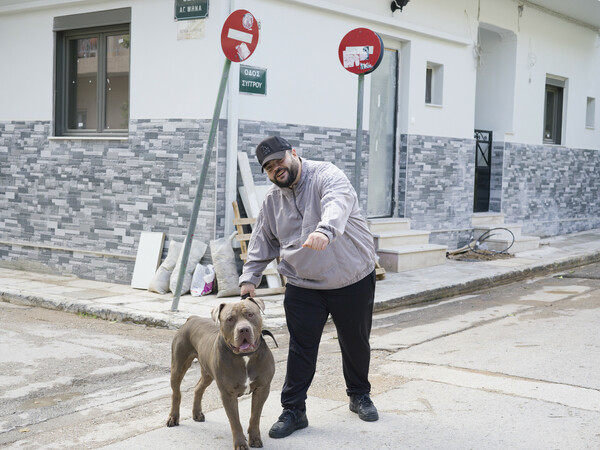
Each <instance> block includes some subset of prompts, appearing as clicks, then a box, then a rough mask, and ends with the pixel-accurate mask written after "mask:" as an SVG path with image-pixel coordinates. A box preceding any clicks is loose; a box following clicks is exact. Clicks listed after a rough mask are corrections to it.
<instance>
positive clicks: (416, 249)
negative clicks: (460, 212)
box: [377, 244, 448, 272]
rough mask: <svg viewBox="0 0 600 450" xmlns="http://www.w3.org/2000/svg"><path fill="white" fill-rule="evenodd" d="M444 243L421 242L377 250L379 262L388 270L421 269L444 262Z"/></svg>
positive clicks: (445, 248)
mask: <svg viewBox="0 0 600 450" xmlns="http://www.w3.org/2000/svg"><path fill="white" fill-rule="evenodd" d="M446 250H448V247H446V246H445V245H437V244H422V245H407V246H402V247H398V248H382V249H379V250H377V255H379V264H381V265H382V266H383V268H384V269H385V270H386V271H388V272H403V271H405V270H413V269H421V268H423V267H430V266H437V265H439V264H444V263H445V262H446Z"/></svg>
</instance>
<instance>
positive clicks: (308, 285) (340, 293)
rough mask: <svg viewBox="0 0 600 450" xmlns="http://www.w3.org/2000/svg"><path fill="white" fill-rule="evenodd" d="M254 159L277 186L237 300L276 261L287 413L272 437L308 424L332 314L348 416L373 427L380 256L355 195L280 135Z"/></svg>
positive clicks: (255, 235) (259, 223) (331, 169)
mask: <svg viewBox="0 0 600 450" xmlns="http://www.w3.org/2000/svg"><path fill="white" fill-rule="evenodd" d="M256 157H257V159H258V162H259V163H260V165H261V166H262V168H263V171H266V172H267V176H268V178H269V179H270V180H271V181H272V182H273V183H274V184H275V186H273V187H272V188H271V189H270V190H269V191H268V193H267V194H266V197H265V200H264V202H263V204H262V208H261V210H260V212H259V214H258V217H257V220H256V224H255V226H254V230H253V232H252V237H251V238H250V242H249V244H248V259H247V261H246V263H245V265H244V269H243V273H242V275H241V276H240V286H241V294H242V295H245V294H250V295H251V296H253V295H254V289H255V287H256V286H258V285H259V284H260V281H261V277H262V272H263V271H264V269H265V267H266V266H267V264H268V263H269V262H270V261H272V260H273V259H274V258H276V257H278V256H280V257H281V262H280V263H279V266H278V271H279V272H280V273H281V274H282V275H284V276H286V277H287V281H288V282H287V285H286V291H285V298H284V302H283V305H284V308H285V315H286V321H287V326H288V330H289V333H290V344H289V351H288V363H287V374H286V378H285V383H284V386H283V390H282V392H281V404H282V406H283V413H282V414H281V416H280V417H279V419H278V421H277V422H276V423H275V424H274V425H273V426H272V427H271V430H270V431H269V436H271V437H272V438H282V437H285V436H288V435H290V434H291V433H293V432H294V431H296V430H299V429H301V428H305V427H307V426H308V419H307V418H306V406H305V400H306V392H307V391H308V388H309V387H310V384H311V382H312V380H313V376H314V374H315V369H316V363H317V353H318V350H319V342H320V340H321V335H322V332H323V328H324V326H325V323H326V321H327V317H328V316H329V314H331V317H332V319H333V322H334V323H335V326H336V328H337V332H338V340H339V343H340V348H341V351H342V360H343V373H344V379H345V381H346V392H347V394H348V396H349V397H350V410H351V411H353V412H355V413H357V414H358V416H359V417H360V418H361V419H362V420H366V421H375V420H377V419H378V418H379V415H378V413H377V409H376V408H375V406H374V405H373V403H372V401H371V399H370V396H369V394H370V390H371V385H370V383H369V379H368V376H369V362H370V356H371V348H370V346H369V336H370V333H371V323H372V315H373V301H374V294H375V259H376V254H375V246H374V243H373V236H372V235H371V233H370V231H369V228H368V226H367V223H366V221H365V220H364V218H363V217H362V216H361V213H360V208H359V206H358V198H357V195H356V192H355V191H354V189H353V187H352V185H351V184H350V181H349V180H348V178H347V177H346V176H345V175H344V173H343V172H342V171H341V170H340V169H338V168H337V167H335V166H334V165H333V164H331V163H326V162H316V161H309V160H306V159H302V158H300V157H299V156H298V154H297V153H296V150H295V149H293V148H292V146H291V145H290V143H289V142H287V141H286V140H285V139H283V138H281V137H278V136H271V137H269V138H267V139H265V140H263V141H262V142H261V143H260V144H258V146H257V148H256Z"/></svg>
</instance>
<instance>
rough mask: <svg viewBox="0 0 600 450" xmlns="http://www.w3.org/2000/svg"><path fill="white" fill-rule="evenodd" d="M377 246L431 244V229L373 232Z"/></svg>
mask: <svg viewBox="0 0 600 450" xmlns="http://www.w3.org/2000/svg"><path fill="white" fill-rule="evenodd" d="M373 237H374V238H375V248H396V247H399V246H403V245H420V244H429V231H419V230H402V231H384V232H379V233H373Z"/></svg>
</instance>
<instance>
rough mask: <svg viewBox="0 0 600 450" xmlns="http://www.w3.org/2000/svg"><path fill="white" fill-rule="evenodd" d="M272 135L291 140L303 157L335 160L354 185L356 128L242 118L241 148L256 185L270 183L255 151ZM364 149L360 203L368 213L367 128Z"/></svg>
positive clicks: (240, 127) (240, 129) (240, 128)
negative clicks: (246, 154)
mask: <svg viewBox="0 0 600 450" xmlns="http://www.w3.org/2000/svg"><path fill="white" fill-rule="evenodd" d="M272 135H278V136H281V137H283V138H285V139H286V140H288V141H289V143H290V144H291V145H292V147H294V148H295V149H296V151H297V152H298V154H299V155H300V156H301V157H304V158H306V159H312V160H315V161H330V162H332V163H334V164H335V165H336V166H337V167H339V168H340V169H342V170H343V171H344V173H345V174H346V176H347V177H348V178H349V179H350V182H351V183H352V184H354V179H355V178H354V177H355V175H354V168H355V165H356V164H355V161H356V153H355V149H356V130H348V129H342V128H339V129H338V128H334V129H331V128H323V127H316V126H311V125H293V124H280V123H272V122H256V121H242V120H240V122H239V139H238V149H239V151H245V152H247V153H248V160H249V161H250V168H251V169H252V176H253V178H254V182H255V183H256V184H269V183H270V181H268V180H267V177H266V175H265V174H264V173H262V172H261V170H260V166H259V165H258V162H257V161H256V157H255V155H254V151H255V149H256V146H257V145H258V144H259V143H260V141H262V140H263V139H264V138H266V137H268V136H272ZM362 149H363V152H362V158H361V174H362V177H361V184H360V205H361V208H362V211H363V212H364V211H366V209H367V189H368V174H369V165H368V164H369V133H367V132H365V131H363V144H362Z"/></svg>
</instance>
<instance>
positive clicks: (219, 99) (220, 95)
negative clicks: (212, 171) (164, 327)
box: [171, 58, 231, 311]
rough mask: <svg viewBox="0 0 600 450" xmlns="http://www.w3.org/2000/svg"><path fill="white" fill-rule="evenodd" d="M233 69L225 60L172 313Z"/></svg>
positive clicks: (179, 292) (176, 303) (177, 301)
mask: <svg viewBox="0 0 600 450" xmlns="http://www.w3.org/2000/svg"><path fill="white" fill-rule="evenodd" d="M230 67H231V61H230V60H229V59H228V58H225V65H224V66H223V74H222V75H221V85H220V86H219V93H218V95H217V102H216V104H215V110H214V112H213V117H212V123H211V126H210V133H209V134H208V144H207V145H206V152H205V153H204V162H203V164H202V172H201V173H200V180H199V181H198V187H197V189H196V198H195V199H194V206H193V207H192V216H191V217H190V225H189V227H188V232H187V236H186V237H185V244H184V246H183V255H182V257H181V267H180V268H179V276H178V278H177V287H176V288H175V294H174V296H173V303H172V304H171V311H177V307H178V306H179V297H180V296H181V286H182V285H183V278H184V275H185V269H186V267H187V263H188V259H189V256H190V248H191V246H192V238H193V237H194V232H195V230H196V222H197V220H198V211H199V210H200V202H201V201H202V193H203V191H204V182H205V181H206V174H207V173H208V167H209V165H210V155H211V153H212V148H213V144H214V142H215V135H216V133H217V126H218V124H219V116H220V115H221V106H222V105H223V98H224V96H225V88H226V87H227V79H228V78H229V68H230Z"/></svg>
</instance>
